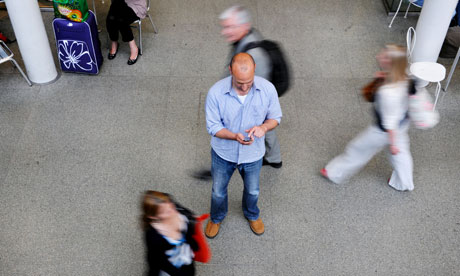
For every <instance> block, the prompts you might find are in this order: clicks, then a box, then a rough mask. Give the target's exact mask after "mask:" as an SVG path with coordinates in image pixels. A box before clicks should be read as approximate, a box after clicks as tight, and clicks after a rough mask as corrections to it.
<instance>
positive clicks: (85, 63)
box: [53, 11, 103, 74]
mask: <svg viewBox="0 0 460 276" xmlns="http://www.w3.org/2000/svg"><path fill="white" fill-rule="evenodd" d="M53 29H54V36H55V39H56V48H57V52H58V59H59V63H60V65H61V69H62V71H65V72H75V73H85V74H98V73H99V68H100V67H101V65H102V61H103V59H102V53H101V43H100V41H99V35H98V32H97V25H96V18H95V17H94V13H93V12H92V11H89V15H88V18H87V20H86V21H85V22H73V21H69V20H67V19H63V18H55V19H54V20H53Z"/></svg>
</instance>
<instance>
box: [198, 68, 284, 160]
mask: <svg viewBox="0 0 460 276" xmlns="http://www.w3.org/2000/svg"><path fill="white" fill-rule="evenodd" d="M205 111H206V128H207V130H208V133H209V134H210V135H211V136H212V137H211V147H212V149H213V150H214V151H215V152H216V153H217V155H219V156H220V157H221V158H222V159H224V160H227V161H229V162H233V163H237V164H242V163H251V162H255V161H257V160H260V159H261V158H262V157H263V156H264V154H265V141H264V140H265V136H264V137H261V138H257V137H255V136H254V142H253V143H252V144H251V145H242V144H240V143H239V142H238V141H236V140H228V139H221V138H219V137H216V133H217V132H219V131H220V130H222V129H223V128H226V129H228V130H229V131H231V132H233V133H242V134H243V135H245V136H247V133H246V132H245V130H247V129H250V128H252V127H254V126H260V125H261V124H263V123H264V121H265V120H267V119H274V120H276V121H278V124H279V123H280V122H281V116H282V113H281V107H280V103H279V100H278V93H277V92H276V89H275V87H274V86H273V84H272V83H271V82H269V81H267V80H266V79H264V78H261V77H258V76H255V77H254V83H253V85H252V88H251V90H250V91H249V93H248V94H247V97H246V99H245V101H244V103H242V102H241V101H240V99H239V98H238V94H237V93H236V91H235V89H234V88H233V87H232V77H231V76H230V77H227V78H225V79H222V80H220V81H218V82H217V83H216V84H214V85H213V86H212V87H211V89H209V92H208V96H207V97H206V107H205Z"/></svg>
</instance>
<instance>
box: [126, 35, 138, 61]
mask: <svg viewBox="0 0 460 276" xmlns="http://www.w3.org/2000/svg"><path fill="white" fill-rule="evenodd" d="M128 43H129V49H130V50H131V55H130V56H129V59H131V60H135V59H136V58H137V55H138V54H139V48H137V45H136V41H135V40H134V39H133V40H131V41H130V42H128Z"/></svg>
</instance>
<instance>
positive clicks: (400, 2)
mask: <svg viewBox="0 0 460 276" xmlns="http://www.w3.org/2000/svg"><path fill="white" fill-rule="evenodd" d="M402 1H403V0H401V1H399V6H398V9H397V10H396V12H395V15H394V16H393V19H391V22H390V25H389V26H388V28H391V25H393V21H394V20H395V18H396V15H398V12H399V9H400V8H401V4H402Z"/></svg>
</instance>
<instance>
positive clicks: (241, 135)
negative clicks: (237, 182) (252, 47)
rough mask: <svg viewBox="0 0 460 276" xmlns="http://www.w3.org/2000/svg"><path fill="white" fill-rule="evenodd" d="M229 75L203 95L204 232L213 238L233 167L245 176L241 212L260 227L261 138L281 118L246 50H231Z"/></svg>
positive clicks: (254, 227) (274, 95)
mask: <svg viewBox="0 0 460 276" xmlns="http://www.w3.org/2000/svg"><path fill="white" fill-rule="evenodd" d="M229 69H230V74H231V76H229V77H227V78H224V79H222V80H220V81H218V82H217V83H216V84H214V85H213V86H212V87H211V89H210V90H209V92H208V95H207V98H206V107H205V108H206V128H207V130H208V133H209V134H210V135H211V136H212V138H211V160H212V165H211V171H212V180H213V185H212V198H211V219H210V220H209V222H208V225H207V226H206V231H205V234H206V236H207V237H208V238H214V237H215V236H216V235H217V234H218V233H219V228H220V224H221V222H222V220H223V219H224V218H225V216H226V214H227V211H228V196H227V187H228V183H229V181H230V178H231V176H232V174H233V172H234V171H235V169H238V171H239V173H240V175H241V177H242V178H243V182H244V191H243V202H242V206H243V213H244V216H245V217H246V219H248V221H249V226H250V228H251V230H252V231H253V232H254V233H255V234H257V235H262V234H263V233H264V231H265V227H264V224H263V222H262V219H261V218H260V216H259V213H260V210H259V208H258V207H257V201H258V199H259V178H260V169H261V167H262V159H263V156H264V154H265V145H264V138H265V135H266V133H267V132H268V131H270V130H272V129H274V128H275V127H276V126H278V124H279V123H280V120H281V116H282V113H281V107H280V104H279V101H278V95H277V93H276V89H275V87H274V86H273V84H272V83H270V82H269V81H267V80H265V79H263V78H261V77H257V76H254V73H255V70H256V64H255V63H254V60H253V58H252V57H251V56H250V55H249V54H247V53H240V54H237V55H235V56H234V57H233V58H232V60H231V63H230V66H229Z"/></svg>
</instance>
